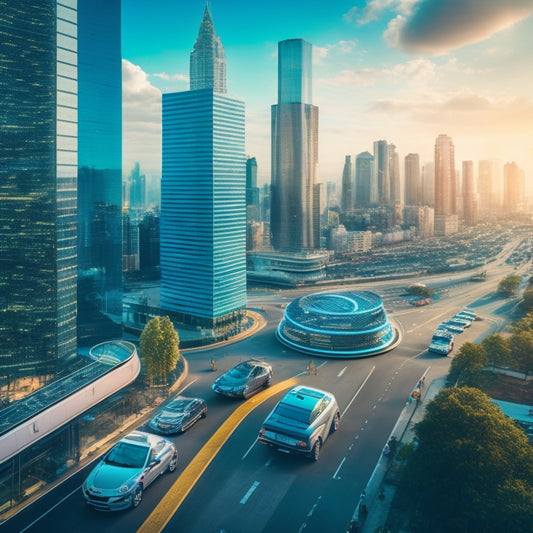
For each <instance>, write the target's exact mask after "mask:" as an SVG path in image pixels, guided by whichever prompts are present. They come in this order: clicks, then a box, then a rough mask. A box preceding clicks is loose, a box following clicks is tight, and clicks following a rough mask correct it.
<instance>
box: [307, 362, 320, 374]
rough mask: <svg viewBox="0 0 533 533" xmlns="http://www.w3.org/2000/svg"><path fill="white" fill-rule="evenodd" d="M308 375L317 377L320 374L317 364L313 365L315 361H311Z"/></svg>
mask: <svg viewBox="0 0 533 533" xmlns="http://www.w3.org/2000/svg"><path fill="white" fill-rule="evenodd" d="M307 373H308V374H309V375H311V374H314V375H315V376H316V375H317V374H318V372H317V370H316V366H315V363H313V361H309V364H308V365H307Z"/></svg>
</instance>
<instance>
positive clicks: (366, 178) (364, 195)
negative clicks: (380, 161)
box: [355, 152, 377, 208]
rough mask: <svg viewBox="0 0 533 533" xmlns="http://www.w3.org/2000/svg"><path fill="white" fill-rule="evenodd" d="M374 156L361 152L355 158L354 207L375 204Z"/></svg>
mask: <svg viewBox="0 0 533 533" xmlns="http://www.w3.org/2000/svg"><path fill="white" fill-rule="evenodd" d="M374 186H375V179H374V156H373V155H372V154H371V153H370V152H361V153H360V154H357V156H356V158H355V206H356V207H358V208H359V207H370V205H371V204H373V203H375V202H376V199H377V196H376V194H377V191H376V190H375V187H374Z"/></svg>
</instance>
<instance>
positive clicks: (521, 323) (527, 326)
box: [513, 312, 533, 333]
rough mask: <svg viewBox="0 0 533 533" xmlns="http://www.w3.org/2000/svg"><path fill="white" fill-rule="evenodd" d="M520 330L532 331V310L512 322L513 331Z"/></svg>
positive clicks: (518, 331) (517, 331)
mask: <svg viewBox="0 0 533 533" xmlns="http://www.w3.org/2000/svg"><path fill="white" fill-rule="evenodd" d="M521 331H529V332H533V312H531V313H527V314H526V316H524V317H522V318H521V319H520V320H517V321H516V322H515V323H514V324H513V332H514V333H520V332H521Z"/></svg>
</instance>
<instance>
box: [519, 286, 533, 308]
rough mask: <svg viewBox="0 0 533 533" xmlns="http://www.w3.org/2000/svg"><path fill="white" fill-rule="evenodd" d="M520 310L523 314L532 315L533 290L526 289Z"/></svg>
mask: <svg viewBox="0 0 533 533" xmlns="http://www.w3.org/2000/svg"><path fill="white" fill-rule="evenodd" d="M520 309H521V310H522V312H523V313H530V312H531V311H533V289H531V288H530V289H526V290H525V291H524V294H523V295H522V301H521V302H520Z"/></svg>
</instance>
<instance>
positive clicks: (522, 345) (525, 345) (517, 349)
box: [509, 331, 533, 372]
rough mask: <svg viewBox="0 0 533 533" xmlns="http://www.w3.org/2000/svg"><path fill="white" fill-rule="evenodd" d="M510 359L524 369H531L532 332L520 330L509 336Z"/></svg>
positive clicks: (532, 367)
mask: <svg viewBox="0 0 533 533" xmlns="http://www.w3.org/2000/svg"><path fill="white" fill-rule="evenodd" d="M509 346H510V348H511V352H512V360H513V361H515V362H516V363H517V364H518V367H519V368H520V369H522V370H524V371H526V372H527V371H529V370H533V332H531V331H520V332H518V333H513V334H512V335H511V337H510V338H509Z"/></svg>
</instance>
